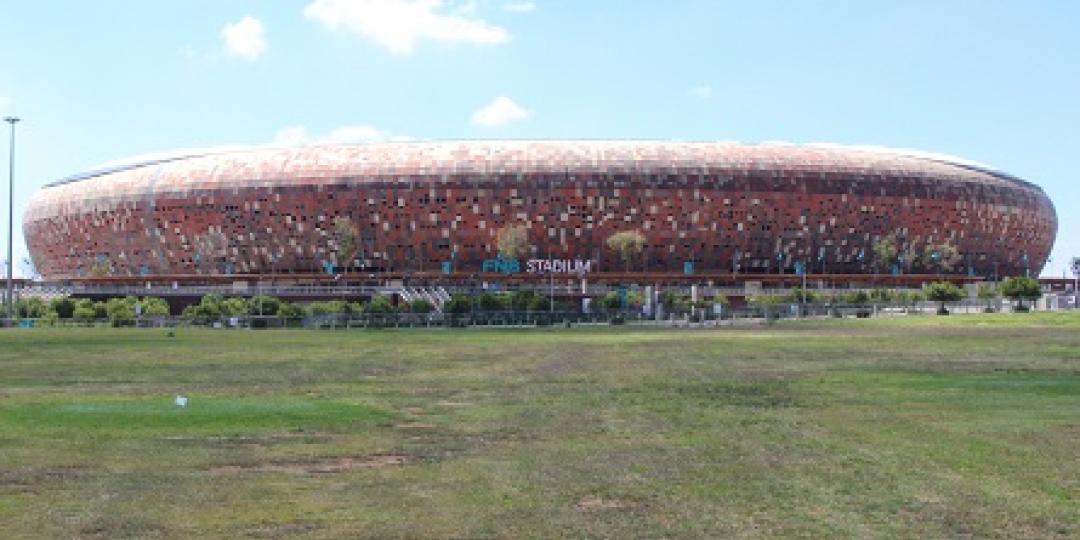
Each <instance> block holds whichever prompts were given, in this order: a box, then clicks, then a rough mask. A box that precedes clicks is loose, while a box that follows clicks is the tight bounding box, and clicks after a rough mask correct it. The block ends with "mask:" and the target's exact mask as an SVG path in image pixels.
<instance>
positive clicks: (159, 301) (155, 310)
mask: <svg viewBox="0 0 1080 540" xmlns="http://www.w3.org/2000/svg"><path fill="white" fill-rule="evenodd" d="M139 307H140V309H141V310H142V314H143V316H145V317H168V316H169V303H168V302H166V301H165V299H164V298H156V297H152V296H148V297H144V298H140V299H139Z"/></svg>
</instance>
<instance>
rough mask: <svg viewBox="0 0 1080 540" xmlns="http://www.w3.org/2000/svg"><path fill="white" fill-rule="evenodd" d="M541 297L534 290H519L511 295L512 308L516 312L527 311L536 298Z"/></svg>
mask: <svg viewBox="0 0 1080 540" xmlns="http://www.w3.org/2000/svg"><path fill="white" fill-rule="evenodd" d="M537 296H540V295H538V294H537V293H536V291H534V290H532V289H518V290H516V291H514V293H513V294H511V295H510V307H511V309H513V310H514V311H527V310H528V309H529V304H530V303H531V302H532V300H533V298H534V297H537Z"/></svg>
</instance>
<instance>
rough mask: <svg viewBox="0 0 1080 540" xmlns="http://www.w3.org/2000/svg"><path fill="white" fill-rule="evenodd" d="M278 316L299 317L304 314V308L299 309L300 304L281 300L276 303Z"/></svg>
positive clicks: (286, 317)
mask: <svg viewBox="0 0 1080 540" xmlns="http://www.w3.org/2000/svg"><path fill="white" fill-rule="evenodd" d="M277 314H278V317H283V318H285V319H300V318H303V316H304V310H303V309H300V306H298V305H296V304H291V303H289V302H282V303H281V304H280V305H278V312H277Z"/></svg>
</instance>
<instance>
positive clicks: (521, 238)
mask: <svg viewBox="0 0 1080 540" xmlns="http://www.w3.org/2000/svg"><path fill="white" fill-rule="evenodd" d="M495 242H496V245H497V246H498V248H499V255H500V256H502V258H504V259H518V258H521V256H522V255H524V254H525V251H526V250H527V249H528V248H529V228H528V227H526V226H525V225H507V226H506V227H503V228H502V229H499V232H498V233H497V235H496V237H495Z"/></svg>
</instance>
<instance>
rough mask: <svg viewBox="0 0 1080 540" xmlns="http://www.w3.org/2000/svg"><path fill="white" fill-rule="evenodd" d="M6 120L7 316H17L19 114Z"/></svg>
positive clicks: (9, 318)
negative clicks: (14, 243)
mask: <svg viewBox="0 0 1080 540" xmlns="http://www.w3.org/2000/svg"><path fill="white" fill-rule="evenodd" d="M4 121H5V122H7V123H8V124H11V145H10V149H9V154H8V237H7V318H8V320H11V319H14V318H15V283H14V281H13V280H12V278H13V277H14V276H13V274H12V251H13V248H12V238H13V234H12V233H13V231H14V228H15V124H16V123H18V122H19V117H17V116H5V117H4Z"/></svg>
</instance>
